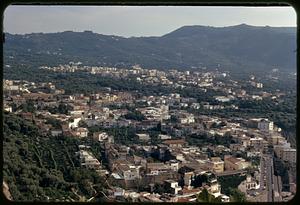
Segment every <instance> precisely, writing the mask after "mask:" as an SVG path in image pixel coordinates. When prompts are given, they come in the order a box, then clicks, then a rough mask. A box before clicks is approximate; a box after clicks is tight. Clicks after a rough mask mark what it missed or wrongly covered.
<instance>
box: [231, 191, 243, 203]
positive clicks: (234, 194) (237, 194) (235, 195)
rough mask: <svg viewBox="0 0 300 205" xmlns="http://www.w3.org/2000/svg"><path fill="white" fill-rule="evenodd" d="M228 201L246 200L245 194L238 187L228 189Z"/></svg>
mask: <svg viewBox="0 0 300 205" xmlns="http://www.w3.org/2000/svg"><path fill="white" fill-rule="evenodd" d="M229 193H230V194H229V195H230V201H232V202H246V201H247V200H246V196H245V194H244V193H243V192H241V191H240V190H238V189H233V188H230V189H229Z"/></svg>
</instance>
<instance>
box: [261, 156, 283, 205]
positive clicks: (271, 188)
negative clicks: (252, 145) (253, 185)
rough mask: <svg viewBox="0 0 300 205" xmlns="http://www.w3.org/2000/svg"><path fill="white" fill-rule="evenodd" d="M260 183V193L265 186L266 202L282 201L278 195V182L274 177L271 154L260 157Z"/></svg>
mask: <svg viewBox="0 0 300 205" xmlns="http://www.w3.org/2000/svg"><path fill="white" fill-rule="evenodd" d="M260 182H261V187H260V191H262V190H263V188H264V185H266V190H267V201H268V202H278V201H282V198H281V195H280V190H281V189H280V180H279V179H278V177H277V176H275V175H274V163H273V156H272V155H271V154H265V155H263V156H262V162H261V179H260Z"/></svg>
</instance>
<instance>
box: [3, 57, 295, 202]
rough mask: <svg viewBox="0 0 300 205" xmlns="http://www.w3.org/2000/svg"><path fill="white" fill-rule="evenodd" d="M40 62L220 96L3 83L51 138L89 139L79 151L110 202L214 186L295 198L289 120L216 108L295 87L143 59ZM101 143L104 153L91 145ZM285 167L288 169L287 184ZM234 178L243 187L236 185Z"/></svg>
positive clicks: (180, 195)
mask: <svg viewBox="0 0 300 205" xmlns="http://www.w3.org/2000/svg"><path fill="white" fill-rule="evenodd" d="M40 69H42V70H49V71H52V72H55V73H64V74H66V75H68V73H76V72H84V73H88V74H89V75H95V76H101V77H109V78H113V79H115V80H116V81H118V80H119V79H134V80H135V81H136V82H137V83H139V84H141V85H146V86H149V87H150V86H158V87H159V86H165V87H168V88H170V89H173V90H175V89H185V88H186V89H190V90H191V91H193V92H191V93H190V94H191V95H192V93H199V92H201V93H206V94H207V95H209V94H211V93H213V94H212V96H211V99H213V100H212V101H205V100H203V101H199V100H198V99H197V98H195V97H192V96H184V95H182V94H180V93H178V92H175V91H174V92H170V93H159V94H157V95H145V94H144V93H142V92H139V91H133V90H128V91H124V90H117V89H113V88H111V87H99V90H98V91H97V92H94V93H72V94H67V93H66V92H65V90H64V89H62V88H57V85H55V84H54V83H53V82H28V81H24V80H19V81H18V80H8V79H4V80H3V85H4V110H5V111H6V112H9V113H14V114H16V115H19V116H21V117H22V118H23V119H26V120H28V121H31V122H33V123H34V124H35V125H37V126H38V127H39V130H40V134H41V135H42V136H44V137H60V136H66V137H70V138H77V139H79V140H82V143H81V144H80V145H78V151H77V152H75V153H71V154H73V155H76V156H77V159H78V162H79V163H80V165H81V167H84V168H86V169H89V170H95V171H96V172H97V173H98V174H99V175H101V176H103V177H105V179H106V183H107V186H108V187H109V189H108V190H106V192H105V193H101V194H102V195H104V197H105V198H106V199H107V201H132V202H193V201H197V200H199V199H200V200H201V194H203V193H205V192H207V194H208V195H209V196H212V197H213V198H214V199H215V200H219V201H220V202H230V201H238V199H236V197H237V195H238V196H240V195H241V194H243V195H244V196H245V198H246V200H247V201H252V202H267V201H271V202H279V201H288V200H290V199H291V198H292V197H293V196H294V195H295V192H296V149H295V147H294V146H292V145H291V143H290V142H289V140H288V139H286V138H285V137H284V136H283V134H282V128H281V127H279V126H278V125H276V124H275V123H274V122H273V121H272V120H271V119H269V118H267V117H261V116H259V117H248V118H245V117H243V116H240V117H236V116H230V115H226V114H224V115H223V116H219V115H214V114H212V113H213V112H221V111H222V112H224V111H226V110H239V109H240V108H239V104H238V103H236V102H259V101H261V100H263V99H270V101H272V102H274V103H278V102H281V101H284V97H285V95H286V93H284V92H282V91H280V90H278V91H275V92H272V93H271V92H267V91H265V90H264V86H265V85H264V84H263V83H262V82H260V81H259V80H257V76H254V75H251V76H249V78H248V80H247V81H240V82H238V81H235V80H232V79H231V78H230V73H229V72H220V71H206V70H205V69H204V70H202V71H179V70H175V69H174V70H167V71H162V70H158V69H143V68H141V67H140V66H138V65H135V66H133V67H132V68H122V69H120V68H112V67H97V66H84V65H82V63H80V62H78V63H74V62H70V63H69V64H66V65H60V66H57V67H49V66H41V67H40ZM74 84H76V82H74ZM242 85H248V86H249V87H250V88H252V89H253V92H251V91H249V90H246V89H243V87H242ZM204 99H205V98H204ZM93 141H94V142H97V143H99V145H100V147H99V149H100V150H101V152H99V153H93V152H92V151H91V146H93V143H92V142H93ZM87 142H89V143H87ZM277 164H284V165H283V166H284V167H287V168H288V174H287V178H288V182H289V183H288V184H286V183H284V182H283V179H282V176H280V174H278V171H277V169H279V168H277ZM232 183H233V184H235V183H238V184H235V185H234V186H235V187H232V189H230V188H228V187H229V186H230V184H232ZM227 185H228V187H227ZM236 192H238V194H236ZM97 194H99V193H96V191H95V196H96V195H97ZM239 194H240V195H239ZM92 200H93V197H92V198H90V199H89V201H92Z"/></svg>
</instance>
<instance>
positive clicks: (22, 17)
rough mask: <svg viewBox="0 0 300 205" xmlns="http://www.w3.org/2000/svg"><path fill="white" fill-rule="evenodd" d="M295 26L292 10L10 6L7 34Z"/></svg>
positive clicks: (6, 17) (129, 33)
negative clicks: (188, 26) (201, 26)
mask: <svg viewBox="0 0 300 205" xmlns="http://www.w3.org/2000/svg"><path fill="white" fill-rule="evenodd" d="M241 23H246V24H249V25H258V26H266V25H269V26H296V13H295V11H294V9H293V8H292V7H211V6H210V7H191V6H184V7H175V6H160V7H157V6H147V7H137V6H9V7H8V8H7V9H6V10H5V13H4V31H5V32H9V33H18V34H23V33H33V32H44V33H46V32H61V31H66V30H73V31H84V30H91V31H93V32H95V33H101V34H112V35H120V36H125V37H130V36H160V35H164V34H166V33H169V32H171V31H173V30H175V29H177V28H179V27H181V26H184V25H209V26H217V27H219V26H232V25H237V24H241Z"/></svg>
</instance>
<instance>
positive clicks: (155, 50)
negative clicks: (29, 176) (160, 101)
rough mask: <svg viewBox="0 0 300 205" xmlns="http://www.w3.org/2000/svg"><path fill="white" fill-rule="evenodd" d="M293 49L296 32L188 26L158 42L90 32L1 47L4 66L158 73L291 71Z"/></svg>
mask: <svg viewBox="0 0 300 205" xmlns="http://www.w3.org/2000/svg"><path fill="white" fill-rule="evenodd" d="M295 50H296V28H295V27H269V26H250V25H247V24H240V25H235V26H229V27H228V26H227V27H212V26H200V25H188V26H183V27H180V28H178V29H176V30H174V31H172V32H170V33H168V34H165V35H162V36H160V37H155V36H152V37H129V38H126V37H122V36H116V35H104V34H98V33H94V32H92V31H83V32H73V31H64V32H57V33H32V34H9V33H6V43H5V44H4V54H5V55H4V56H5V59H6V60H7V62H11V61H10V59H9V58H8V56H14V57H16V58H17V59H18V58H21V59H20V60H21V61H23V62H26V61H27V62H28V61H36V58H37V57H36V56H39V59H40V61H41V62H40V64H43V62H44V64H48V63H50V64H53V63H54V62H53V61H55V62H56V63H68V62H69V61H74V60H78V61H81V62H83V63H84V64H87V65H106V66H116V65H120V66H132V65H134V64H140V65H141V66H143V67H145V68H151V67H155V68H162V69H170V68H182V69H189V68H200V67H208V68H215V67H221V68H224V69H229V70H230V69H231V70H233V71H237V70H239V69H244V70H247V69H250V70H252V69H253V70H261V69H266V70H271V69H272V68H275V67H276V68H280V69H283V70H295V69H296V53H295ZM49 53H50V54H49ZM35 55H36V56H35ZM25 56H26V57H25ZM51 62H52V63H51ZM54 64H55V63H54Z"/></svg>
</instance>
